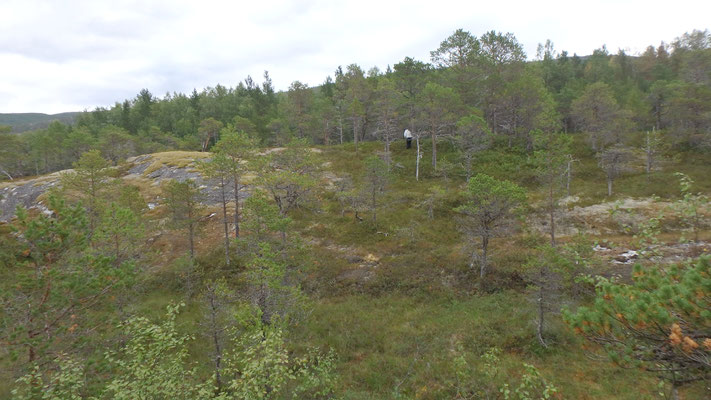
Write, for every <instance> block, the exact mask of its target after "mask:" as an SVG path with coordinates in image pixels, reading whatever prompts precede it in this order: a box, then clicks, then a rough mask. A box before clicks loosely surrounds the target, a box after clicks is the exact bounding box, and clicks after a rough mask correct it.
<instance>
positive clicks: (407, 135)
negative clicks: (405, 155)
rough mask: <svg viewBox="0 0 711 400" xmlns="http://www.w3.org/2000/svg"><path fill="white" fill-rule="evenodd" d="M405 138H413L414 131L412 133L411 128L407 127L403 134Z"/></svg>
mask: <svg viewBox="0 0 711 400" xmlns="http://www.w3.org/2000/svg"><path fill="white" fill-rule="evenodd" d="M402 135H403V136H404V137H405V139H411V138H412V133H410V130H409V129H405V132H404V133H403V134H402Z"/></svg>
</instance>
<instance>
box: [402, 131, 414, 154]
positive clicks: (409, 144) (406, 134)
mask: <svg viewBox="0 0 711 400" xmlns="http://www.w3.org/2000/svg"><path fill="white" fill-rule="evenodd" d="M402 135H403V136H404V137H405V140H407V148H408V149H409V148H410V147H412V133H411V132H410V130H409V129H407V128H405V132H404V133H403V134H402Z"/></svg>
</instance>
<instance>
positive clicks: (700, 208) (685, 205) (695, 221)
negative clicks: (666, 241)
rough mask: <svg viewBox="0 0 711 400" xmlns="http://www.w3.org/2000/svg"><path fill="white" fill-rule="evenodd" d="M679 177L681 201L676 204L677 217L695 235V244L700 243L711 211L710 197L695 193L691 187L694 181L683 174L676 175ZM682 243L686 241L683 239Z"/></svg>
mask: <svg viewBox="0 0 711 400" xmlns="http://www.w3.org/2000/svg"><path fill="white" fill-rule="evenodd" d="M674 175H676V176H677V177H679V187H680V189H681V196H682V197H681V199H680V200H679V201H677V202H676V204H674V209H675V210H676V213H677V216H678V217H679V219H680V220H681V221H682V223H683V224H684V225H685V227H686V228H688V229H690V230H691V232H692V234H693V236H694V237H693V241H694V243H698V241H699V230H700V229H701V228H702V227H703V225H704V217H705V216H706V214H707V213H709V211H710V210H711V202H709V198H708V196H706V195H704V194H702V193H693V192H692V191H691V186H692V185H693V184H694V181H693V180H691V178H689V177H688V176H687V175H685V174H682V173H676V174H674ZM681 240H682V241H685V240H686V239H685V238H684V236H682V237H681Z"/></svg>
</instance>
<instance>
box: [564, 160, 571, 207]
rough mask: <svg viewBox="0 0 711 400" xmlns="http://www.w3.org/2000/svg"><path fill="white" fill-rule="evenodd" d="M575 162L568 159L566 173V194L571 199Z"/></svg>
mask: <svg viewBox="0 0 711 400" xmlns="http://www.w3.org/2000/svg"><path fill="white" fill-rule="evenodd" d="M572 168H573V160H572V158H569V159H568V170H567V171H565V172H566V179H565V192H566V195H567V196H568V197H570V179H571V177H572V175H573V170H572Z"/></svg>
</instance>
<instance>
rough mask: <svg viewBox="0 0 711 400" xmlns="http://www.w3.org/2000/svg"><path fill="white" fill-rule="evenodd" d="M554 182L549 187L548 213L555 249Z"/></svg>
mask: <svg viewBox="0 0 711 400" xmlns="http://www.w3.org/2000/svg"><path fill="white" fill-rule="evenodd" d="M553 184H554V183H553V182H550V184H549V186H548V213H549V216H550V220H551V246H553V247H555V198H554V197H553V196H554V193H553Z"/></svg>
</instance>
